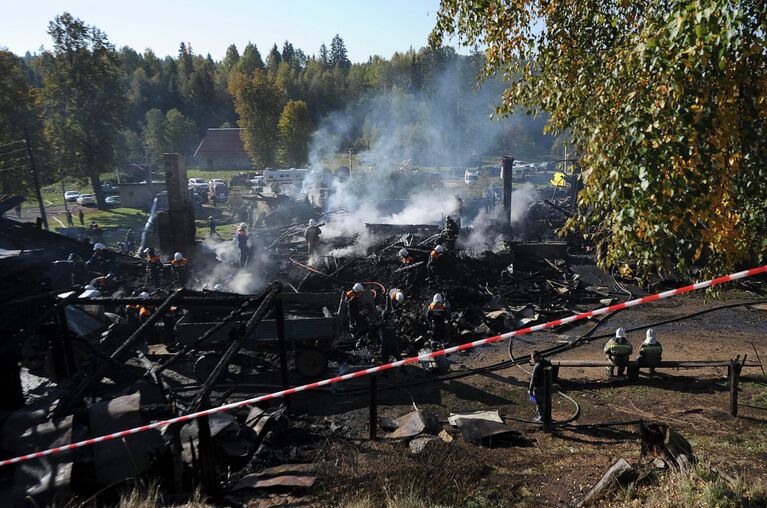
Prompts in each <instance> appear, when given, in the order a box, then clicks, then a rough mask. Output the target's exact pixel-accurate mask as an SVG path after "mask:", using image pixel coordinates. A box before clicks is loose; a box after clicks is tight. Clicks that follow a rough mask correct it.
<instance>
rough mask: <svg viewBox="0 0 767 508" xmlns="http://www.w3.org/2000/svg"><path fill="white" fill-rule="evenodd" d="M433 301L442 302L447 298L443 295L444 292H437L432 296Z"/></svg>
mask: <svg viewBox="0 0 767 508" xmlns="http://www.w3.org/2000/svg"><path fill="white" fill-rule="evenodd" d="M431 301H432V302H434V303H442V302H444V301H445V299H444V298H443V297H442V294H440V293H437V294H436V295H434V298H432V299H431Z"/></svg>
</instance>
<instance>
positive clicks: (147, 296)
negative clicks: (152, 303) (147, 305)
mask: <svg viewBox="0 0 767 508" xmlns="http://www.w3.org/2000/svg"><path fill="white" fill-rule="evenodd" d="M138 297H139V298H141V299H142V300H148V299H149V293H147V292H146V291H142V292H141V293H139V295H138Z"/></svg>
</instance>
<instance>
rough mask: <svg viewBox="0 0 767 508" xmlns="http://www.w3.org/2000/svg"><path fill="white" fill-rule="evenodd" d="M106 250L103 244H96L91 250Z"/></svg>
mask: <svg viewBox="0 0 767 508" xmlns="http://www.w3.org/2000/svg"><path fill="white" fill-rule="evenodd" d="M106 248H107V246H106V245H104V244H103V243H97V244H95V245H94V246H93V250H104V249H106Z"/></svg>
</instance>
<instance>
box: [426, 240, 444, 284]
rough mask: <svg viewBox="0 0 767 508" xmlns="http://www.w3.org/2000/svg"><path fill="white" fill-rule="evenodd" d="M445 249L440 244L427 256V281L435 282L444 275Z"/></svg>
mask: <svg viewBox="0 0 767 508" xmlns="http://www.w3.org/2000/svg"><path fill="white" fill-rule="evenodd" d="M445 257H446V256H445V248H444V247H443V246H442V244H438V245H437V246H436V247H434V250H432V251H431V254H429V261H427V263H426V270H428V272H429V279H430V280H431V281H436V280H437V279H438V278H439V277H440V276H441V275H443V274H444V273H443V272H444V269H443V265H444V264H445Z"/></svg>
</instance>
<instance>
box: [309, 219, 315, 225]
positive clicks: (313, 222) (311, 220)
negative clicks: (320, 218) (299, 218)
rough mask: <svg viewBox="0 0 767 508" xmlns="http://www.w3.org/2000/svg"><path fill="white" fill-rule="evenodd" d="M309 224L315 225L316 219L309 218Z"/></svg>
mask: <svg viewBox="0 0 767 508" xmlns="http://www.w3.org/2000/svg"><path fill="white" fill-rule="evenodd" d="M309 225H310V226H316V225H317V221H316V220H314V219H309Z"/></svg>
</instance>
